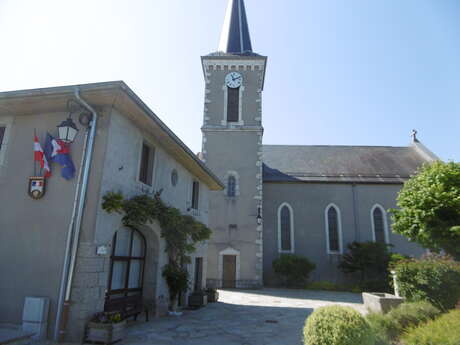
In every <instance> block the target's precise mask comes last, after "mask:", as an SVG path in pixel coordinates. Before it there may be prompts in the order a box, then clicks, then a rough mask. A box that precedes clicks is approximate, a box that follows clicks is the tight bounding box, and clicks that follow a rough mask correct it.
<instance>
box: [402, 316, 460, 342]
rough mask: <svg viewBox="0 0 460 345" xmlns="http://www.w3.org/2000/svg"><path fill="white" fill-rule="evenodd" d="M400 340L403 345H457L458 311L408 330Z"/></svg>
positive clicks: (458, 335)
mask: <svg viewBox="0 0 460 345" xmlns="http://www.w3.org/2000/svg"><path fill="white" fill-rule="evenodd" d="M401 340H402V342H403V344H404V345H438V344H439V345H459V344H460V310H452V311H451V312H450V313H448V314H444V315H442V316H441V317H439V318H438V319H436V320H433V321H430V322H428V323H426V324H423V325H420V326H418V327H417V328H413V329H411V330H409V331H408V332H407V333H406V334H405V335H404V336H403V337H402V338H401Z"/></svg>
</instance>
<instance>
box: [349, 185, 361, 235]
mask: <svg viewBox="0 0 460 345" xmlns="http://www.w3.org/2000/svg"><path fill="white" fill-rule="evenodd" d="M351 191H352V193H353V217H354V219H355V241H356V242H359V240H360V237H361V236H360V230H361V229H360V228H359V214H358V196H357V195H356V183H353V184H352V185H351Z"/></svg>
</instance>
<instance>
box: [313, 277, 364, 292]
mask: <svg viewBox="0 0 460 345" xmlns="http://www.w3.org/2000/svg"><path fill="white" fill-rule="evenodd" d="M305 288H306V289H307V290H324V291H344V292H354V293H361V292H363V289H361V288H360V287H359V286H353V285H345V284H335V283H332V282H330V281H327V280H321V281H316V282H311V283H308V284H307V286H306V287H305Z"/></svg>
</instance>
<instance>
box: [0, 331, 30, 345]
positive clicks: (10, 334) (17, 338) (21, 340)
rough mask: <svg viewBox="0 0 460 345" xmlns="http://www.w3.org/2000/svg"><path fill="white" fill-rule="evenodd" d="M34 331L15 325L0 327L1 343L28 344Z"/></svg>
mask: <svg viewBox="0 0 460 345" xmlns="http://www.w3.org/2000/svg"><path fill="white" fill-rule="evenodd" d="M33 335H34V333H30V332H24V331H22V330H20V329H16V328H13V327H2V328H0V345H7V344H8V345H28V344H30V343H31V342H32V336H33Z"/></svg>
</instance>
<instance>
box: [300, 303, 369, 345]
mask: <svg viewBox="0 0 460 345" xmlns="http://www.w3.org/2000/svg"><path fill="white" fill-rule="evenodd" d="M303 335H304V344H305V345H358V344H359V345H374V343H375V337H374V333H373V332H372V329H371V327H370V326H369V324H368V323H367V321H366V319H364V317H362V316H361V314H360V313H359V312H357V311H356V310H354V309H353V308H351V307H342V306H329V307H322V308H318V309H316V310H315V311H314V312H313V314H311V315H310V317H308V318H307V321H306V322H305V327H304V329H303Z"/></svg>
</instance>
